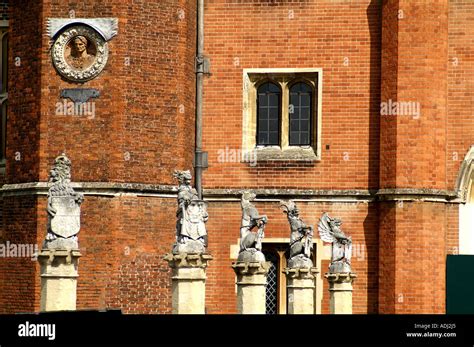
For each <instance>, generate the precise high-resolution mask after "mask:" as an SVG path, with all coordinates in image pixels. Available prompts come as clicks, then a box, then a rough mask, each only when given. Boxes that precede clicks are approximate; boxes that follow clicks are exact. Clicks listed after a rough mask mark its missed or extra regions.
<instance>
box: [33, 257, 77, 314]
mask: <svg viewBox="0 0 474 347" xmlns="http://www.w3.org/2000/svg"><path fill="white" fill-rule="evenodd" d="M80 256H81V253H80V252H79V250H52V249H43V250H41V252H40V253H39V254H38V261H39V263H40V266H41V302H40V310H41V311H43V312H47V311H74V310H76V290H77V277H79V275H78V272H77V267H78V263H79V258H80Z"/></svg>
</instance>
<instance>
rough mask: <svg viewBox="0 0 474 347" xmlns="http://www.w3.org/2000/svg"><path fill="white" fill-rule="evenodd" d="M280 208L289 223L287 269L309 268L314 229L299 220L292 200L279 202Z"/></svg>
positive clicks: (311, 263)
mask: <svg viewBox="0 0 474 347" xmlns="http://www.w3.org/2000/svg"><path fill="white" fill-rule="evenodd" d="M280 206H282V207H283V208H284V212H285V213H286V216H287V217H288V222H289V223H290V229H291V231H290V254H289V257H288V267H289V268H311V267H313V262H312V261H311V249H312V248H313V234H314V229H313V226H312V225H306V224H305V223H304V222H303V221H302V220H301V218H300V215H299V214H300V211H299V210H298V208H297V207H296V204H295V203H294V202H293V201H292V200H288V201H280Z"/></svg>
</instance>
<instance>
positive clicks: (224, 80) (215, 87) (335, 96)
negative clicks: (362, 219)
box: [204, 0, 380, 189]
mask: <svg viewBox="0 0 474 347" xmlns="http://www.w3.org/2000/svg"><path fill="white" fill-rule="evenodd" d="M205 18H206V42H205V51H206V54H208V55H209V56H210V57H211V60H212V73H213V75H212V76H211V77H210V78H208V79H206V83H205V92H204V114H205V117H204V147H205V150H206V151H208V152H209V165H210V168H209V169H208V170H207V171H206V172H205V174H204V184H205V186H206V187H208V188H211V187H241V186H244V187H280V188H288V187H295V188H296V187H298V188H314V189H324V188H338V189H354V188H367V187H372V188H373V187H376V186H377V185H378V155H379V132H378V129H379V116H378V107H379V106H378V105H379V101H380V7H379V5H377V2H374V1H369V0H367V1H357V2H334V1H323V2H321V1H291V2H289V1H277V2H275V1H224V0H219V1H209V2H207V6H206V17H205ZM345 58H347V59H348V65H347V66H346V65H345V64H344V62H345ZM235 62H238V65H236V64H235ZM275 67H279V68H322V69H323V96H322V97H323V101H322V120H323V121H322V142H321V143H322V161H321V162H318V163H314V164H298V163H295V162H284V163H281V162H279V163H278V164H274V165H273V164H270V163H269V164H264V163H259V164H258V165H257V167H255V168H252V167H249V164H246V163H219V162H218V150H219V149H225V148H226V146H228V147H229V148H234V149H240V148H241V146H242V86H243V83H242V71H243V69H245V68H275ZM326 145H330V149H329V150H326V149H325V148H326ZM344 158H348V160H344Z"/></svg>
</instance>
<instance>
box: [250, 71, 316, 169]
mask: <svg viewBox="0 0 474 347" xmlns="http://www.w3.org/2000/svg"><path fill="white" fill-rule="evenodd" d="M322 79H323V69H322V68H292V69H290V68H288V69H287V68H270V69H266V68H264V69H260V68H258V69H244V70H243V117H242V151H243V153H244V154H245V155H250V154H251V152H252V151H254V150H256V154H257V162H258V161H275V160H285V161H287V160H291V161H320V160H321V121H322ZM264 80H265V81H273V82H276V83H277V84H279V85H280V87H281V89H282V100H281V102H282V118H281V122H282V124H281V134H280V136H281V138H280V146H257V144H256V131H257V105H256V99H257V87H258V86H259V85H260V84H261V82H262V81H264ZM298 81H305V82H307V83H309V84H311V85H312V87H313V89H314V90H315V93H314V96H313V98H314V101H313V102H316V107H315V109H314V111H315V112H316V114H314V113H313V115H312V116H313V118H312V137H313V139H312V144H311V146H290V145H289V114H288V106H287V105H288V104H289V97H290V95H289V88H288V87H289V84H292V83H293V82H298Z"/></svg>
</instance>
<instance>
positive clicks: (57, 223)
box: [43, 153, 84, 249]
mask: <svg viewBox="0 0 474 347" xmlns="http://www.w3.org/2000/svg"><path fill="white" fill-rule="evenodd" d="M50 182H52V186H51V188H50V189H49V192H48V206H47V211H48V233H47V235H46V239H45V241H44V243H43V249H79V244H78V241H77V234H78V233H79V230H80V228H81V203H82V201H83V200H84V196H83V195H82V194H80V193H76V192H75V191H74V189H73V188H72V187H71V161H70V160H69V158H68V157H67V156H66V155H65V154H64V153H63V154H61V155H60V156H59V157H57V158H56V159H55V161H54V167H53V169H52V170H51V172H50Z"/></svg>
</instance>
